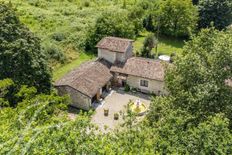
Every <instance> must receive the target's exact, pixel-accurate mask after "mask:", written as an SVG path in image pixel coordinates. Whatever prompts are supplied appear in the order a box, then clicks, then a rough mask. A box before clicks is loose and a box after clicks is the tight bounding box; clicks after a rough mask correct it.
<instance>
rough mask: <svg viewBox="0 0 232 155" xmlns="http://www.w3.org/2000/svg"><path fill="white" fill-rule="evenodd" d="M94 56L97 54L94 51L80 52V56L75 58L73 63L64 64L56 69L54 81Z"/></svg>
mask: <svg viewBox="0 0 232 155" xmlns="http://www.w3.org/2000/svg"><path fill="white" fill-rule="evenodd" d="M94 58H95V55H94V54H92V53H80V55H79V57H78V58H77V59H76V60H73V61H72V62H71V63H68V64H64V65H63V66H61V67H58V68H56V69H54V71H53V81H56V80H58V79H60V78H61V77H62V76H64V75H65V74H67V73H68V72H70V71H71V70H73V69H74V68H76V67H78V66H79V65H80V64H81V63H83V62H85V61H88V60H92V59H94Z"/></svg>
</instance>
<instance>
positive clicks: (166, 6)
mask: <svg viewBox="0 0 232 155" xmlns="http://www.w3.org/2000/svg"><path fill="white" fill-rule="evenodd" d="M159 14H160V15H158V16H157V17H156V21H157V22H159V23H158V24H160V30H161V32H162V33H163V34H165V35H168V36H175V37H185V36H189V35H190V33H191V32H193V31H194V30H195V29H196V27H197V20H198V13H197V8H196V7H195V6H194V5H193V4H192V1H191V0H182V1H180V0H166V1H161V4H160V10H159Z"/></svg>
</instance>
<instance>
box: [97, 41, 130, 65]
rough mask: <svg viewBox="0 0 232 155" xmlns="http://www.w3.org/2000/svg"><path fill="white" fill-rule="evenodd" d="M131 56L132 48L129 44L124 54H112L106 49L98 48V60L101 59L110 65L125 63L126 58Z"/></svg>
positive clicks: (112, 52)
mask: <svg viewBox="0 0 232 155" xmlns="http://www.w3.org/2000/svg"><path fill="white" fill-rule="evenodd" d="M132 56H133V46H132V43H130V45H129V47H128V49H127V51H126V52H114V51H110V50H107V49H102V48H98V58H103V59H105V60H107V61H109V62H111V63H112V64H114V63H115V62H126V60H127V59H128V58H131V57H132Z"/></svg>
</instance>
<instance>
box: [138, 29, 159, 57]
mask: <svg viewBox="0 0 232 155" xmlns="http://www.w3.org/2000/svg"><path fill="white" fill-rule="evenodd" d="M157 44H158V41H157V39H156V38H155V36H154V34H153V33H150V34H148V35H147V37H146V38H145V40H144V42H143V48H142V50H141V56H142V57H146V58H150V57H152V53H151V51H152V49H153V48H154V47H155V46H157Z"/></svg>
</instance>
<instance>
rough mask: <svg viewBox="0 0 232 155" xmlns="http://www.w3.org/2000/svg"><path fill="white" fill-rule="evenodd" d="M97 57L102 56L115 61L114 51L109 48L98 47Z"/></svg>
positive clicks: (112, 61)
mask: <svg viewBox="0 0 232 155" xmlns="http://www.w3.org/2000/svg"><path fill="white" fill-rule="evenodd" d="M98 58H104V59H105V60H107V61H109V62H111V63H115V61H116V52H111V51H109V50H105V49H100V48H98Z"/></svg>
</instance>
